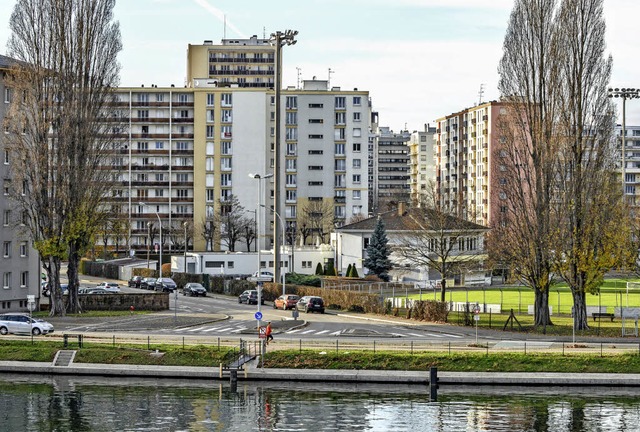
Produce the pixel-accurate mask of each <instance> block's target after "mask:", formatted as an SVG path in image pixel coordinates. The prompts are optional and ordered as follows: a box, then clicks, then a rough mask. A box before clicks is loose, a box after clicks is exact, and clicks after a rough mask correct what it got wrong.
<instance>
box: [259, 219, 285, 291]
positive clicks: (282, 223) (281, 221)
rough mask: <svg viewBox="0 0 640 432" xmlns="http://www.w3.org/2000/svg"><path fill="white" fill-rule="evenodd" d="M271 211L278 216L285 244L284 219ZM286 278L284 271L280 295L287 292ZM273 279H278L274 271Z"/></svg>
mask: <svg viewBox="0 0 640 432" xmlns="http://www.w3.org/2000/svg"><path fill="white" fill-rule="evenodd" d="M262 207H264V206H262ZM269 210H271V209H269ZM271 211H272V212H273V214H275V215H276V216H277V217H278V220H279V221H280V225H281V228H282V245H283V247H284V245H285V244H286V241H285V238H284V236H285V233H286V231H285V229H284V221H283V220H282V217H280V215H279V214H278V213H277V212H276V211H275V210H271ZM286 279H287V272H286V271H285V272H284V275H283V278H282V295H285V294H286V293H287V288H286V283H287V280H286ZM274 280H275V281H277V280H278V279H275V273H274Z"/></svg>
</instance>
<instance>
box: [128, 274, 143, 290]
mask: <svg viewBox="0 0 640 432" xmlns="http://www.w3.org/2000/svg"><path fill="white" fill-rule="evenodd" d="M141 282H142V276H133V277H132V278H131V279H129V287H130V288H140V283H141Z"/></svg>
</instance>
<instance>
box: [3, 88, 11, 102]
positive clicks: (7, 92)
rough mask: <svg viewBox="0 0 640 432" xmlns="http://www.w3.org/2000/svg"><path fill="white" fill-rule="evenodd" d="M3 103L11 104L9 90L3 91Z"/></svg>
mask: <svg viewBox="0 0 640 432" xmlns="http://www.w3.org/2000/svg"><path fill="white" fill-rule="evenodd" d="M4 103H11V89H10V88H5V89H4Z"/></svg>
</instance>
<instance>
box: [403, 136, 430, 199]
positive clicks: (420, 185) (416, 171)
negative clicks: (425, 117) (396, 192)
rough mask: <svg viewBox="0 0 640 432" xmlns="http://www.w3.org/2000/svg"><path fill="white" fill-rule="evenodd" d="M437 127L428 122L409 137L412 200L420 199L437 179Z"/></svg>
mask: <svg viewBox="0 0 640 432" xmlns="http://www.w3.org/2000/svg"><path fill="white" fill-rule="evenodd" d="M435 133H436V128H435V127H432V126H430V125H428V124H425V125H424V130H423V131H414V132H413V133H412V134H411V137H410V138H409V142H408V146H409V187H410V191H411V202H412V203H417V202H419V201H420V195H421V194H424V193H427V189H429V188H430V186H431V184H432V183H435V180H436V166H435V154H434V149H435V145H434V144H435V137H434V135H435Z"/></svg>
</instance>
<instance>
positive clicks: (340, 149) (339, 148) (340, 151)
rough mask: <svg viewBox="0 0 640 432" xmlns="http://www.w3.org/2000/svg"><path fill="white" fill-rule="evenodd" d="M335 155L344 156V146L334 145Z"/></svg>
mask: <svg viewBox="0 0 640 432" xmlns="http://www.w3.org/2000/svg"><path fill="white" fill-rule="evenodd" d="M335 153H336V155H344V144H336V145H335Z"/></svg>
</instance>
